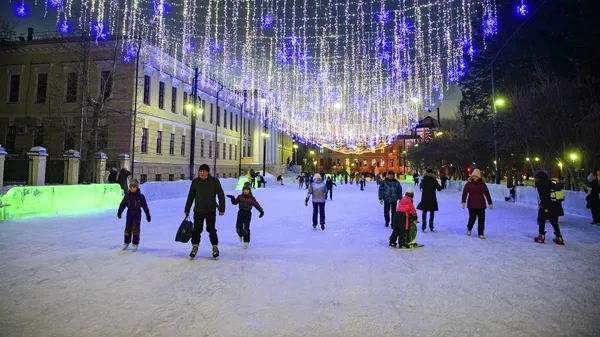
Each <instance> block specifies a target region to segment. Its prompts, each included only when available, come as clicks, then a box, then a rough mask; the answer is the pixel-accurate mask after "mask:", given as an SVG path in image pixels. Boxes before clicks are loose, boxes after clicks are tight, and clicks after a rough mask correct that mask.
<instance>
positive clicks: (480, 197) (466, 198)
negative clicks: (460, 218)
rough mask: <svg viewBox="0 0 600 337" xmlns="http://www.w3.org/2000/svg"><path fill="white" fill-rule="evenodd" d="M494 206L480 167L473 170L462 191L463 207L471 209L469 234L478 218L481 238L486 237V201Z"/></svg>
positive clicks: (468, 226)
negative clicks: (484, 233)
mask: <svg viewBox="0 0 600 337" xmlns="http://www.w3.org/2000/svg"><path fill="white" fill-rule="evenodd" d="M486 199H487V203H488V204H489V206H490V210H491V209H492V208H493V206H494V205H493V203H492V197H491V196H490V191H489V190H488V187H487V185H486V184H485V181H484V180H483V178H481V172H480V171H479V170H478V169H475V170H473V174H472V175H471V177H470V178H469V181H468V182H467V184H466V185H465V187H464V188H463V193H462V208H463V209H464V208H465V206H467V208H468V209H469V223H468V224H467V235H471V230H472V229H473V225H474V224H475V219H477V233H478V234H479V238H480V239H485V236H483V231H484V230H485V201H486Z"/></svg>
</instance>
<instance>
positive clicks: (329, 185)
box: [325, 177, 337, 200]
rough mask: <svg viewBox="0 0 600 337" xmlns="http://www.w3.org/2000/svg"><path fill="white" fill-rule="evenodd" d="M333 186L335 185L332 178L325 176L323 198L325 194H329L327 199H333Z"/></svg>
mask: <svg viewBox="0 0 600 337" xmlns="http://www.w3.org/2000/svg"><path fill="white" fill-rule="evenodd" d="M333 186H335V187H337V185H336V184H335V183H334V182H333V180H331V177H327V181H326V182H325V187H327V193H326V194H325V199H327V194H329V200H333Z"/></svg>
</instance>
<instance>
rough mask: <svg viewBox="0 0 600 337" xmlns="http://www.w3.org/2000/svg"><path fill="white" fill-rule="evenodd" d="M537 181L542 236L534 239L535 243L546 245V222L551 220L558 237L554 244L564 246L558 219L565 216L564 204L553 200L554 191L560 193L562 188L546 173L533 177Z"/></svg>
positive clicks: (539, 172) (536, 174)
mask: <svg viewBox="0 0 600 337" xmlns="http://www.w3.org/2000/svg"><path fill="white" fill-rule="evenodd" d="M533 177H534V179H535V188H536V189H537V192H538V196H539V200H540V202H539V205H538V225H539V233H540V235H538V236H536V237H535V238H533V240H534V241H535V242H538V243H544V241H545V240H546V231H545V229H546V221H547V220H550V224H552V228H553V229H554V235H555V236H556V238H555V239H553V241H554V243H556V244H559V245H564V244H565V242H564V240H563V238H562V235H561V234H560V228H559V227H558V217H559V216H563V215H565V213H564V211H563V208H562V204H561V202H560V201H557V200H552V196H551V194H552V191H559V190H562V188H561V187H560V186H558V185H556V184H554V183H553V182H552V181H551V180H550V177H549V176H548V174H546V172H544V171H537V172H536V173H535V174H534V175H533Z"/></svg>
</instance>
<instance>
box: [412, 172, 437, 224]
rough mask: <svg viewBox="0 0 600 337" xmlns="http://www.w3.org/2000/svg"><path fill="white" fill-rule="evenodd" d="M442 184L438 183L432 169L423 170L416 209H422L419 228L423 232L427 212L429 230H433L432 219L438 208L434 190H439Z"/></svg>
mask: <svg viewBox="0 0 600 337" xmlns="http://www.w3.org/2000/svg"><path fill="white" fill-rule="evenodd" d="M441 190H442V186H440V184H439V183H438V181H437V179H436V177H435V173H434V172H433V170H432V169H428V170H427V171H425V176H423V178H422V179H421V192H423V193H422V194H421V202H420V203H419V205H418V206H417V209H419V210H421V211H423V217H422V223H421V230H423V232H425V228H427V212H429V230H430V231H432V232H433V221H434V217H435V212H437V210H438V202H437V196H436V191H441Z"/></svg>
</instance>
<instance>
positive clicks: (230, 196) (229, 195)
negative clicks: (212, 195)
mask: <svg viewBox="0 0 600 337" xmlns="http://www.w3.org/2000/svg"><path fill="white" fill-rule="evenodd" d="M226 197H227V198H230V199H235V197H234V196H233V195H231V194H227V195H226Z"/></svg>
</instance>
